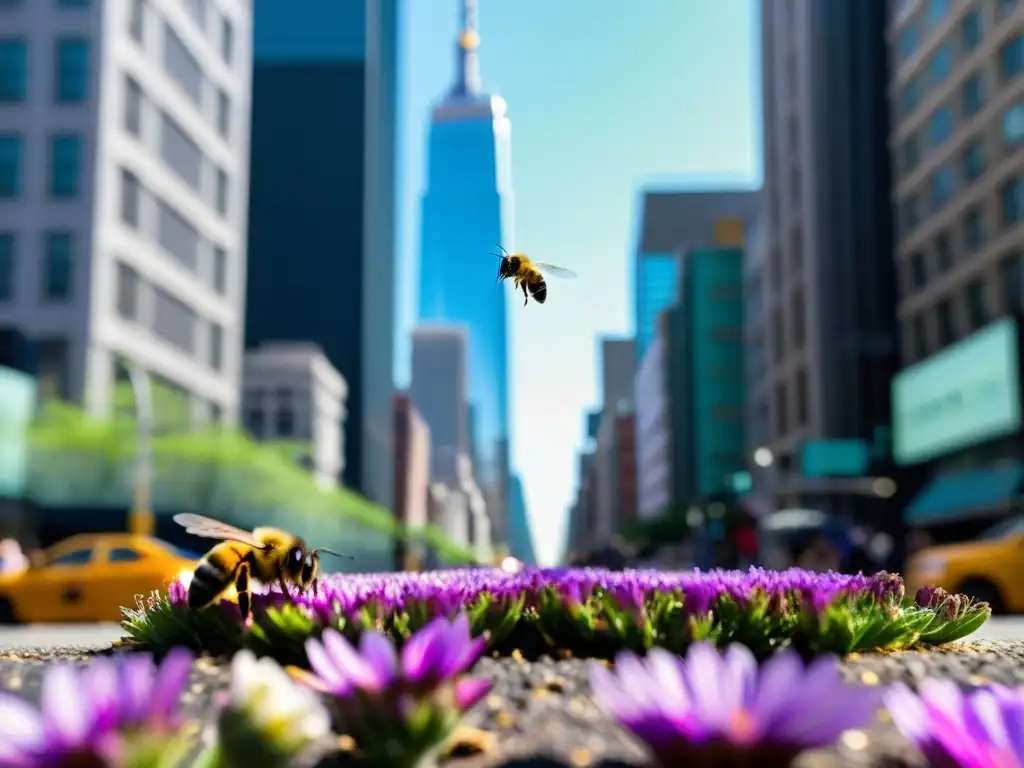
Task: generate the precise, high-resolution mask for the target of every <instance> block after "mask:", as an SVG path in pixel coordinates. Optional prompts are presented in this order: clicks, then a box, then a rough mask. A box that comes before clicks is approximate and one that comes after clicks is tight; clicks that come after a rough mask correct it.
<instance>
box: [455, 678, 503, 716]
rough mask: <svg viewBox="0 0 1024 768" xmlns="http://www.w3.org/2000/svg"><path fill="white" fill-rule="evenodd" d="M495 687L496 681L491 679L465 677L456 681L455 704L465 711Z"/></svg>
mask: <svg viewBox="0 0 1024 768" xmlns="http://www.w3.org/2000/svg"><path fill="white" fill-rule="evenodd" d="M493 687H494V683H493V682H492V681H490V680H484V679H482V678H474V677H464V678H462V679H461V680H459V681H458V682H457V683H455V706H457V707H458V708H459V711H461V712H465V711H467V710H469V709H471V708H472V707H473V706H474V705H475V704H476V703H477V702H478V701H480V700H481V699H482V698H483V697H484V696H486V695H487V694H488V693H490V692H491V688H493Z"/></svg>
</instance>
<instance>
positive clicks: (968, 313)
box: [908, 250, 1024, 362]
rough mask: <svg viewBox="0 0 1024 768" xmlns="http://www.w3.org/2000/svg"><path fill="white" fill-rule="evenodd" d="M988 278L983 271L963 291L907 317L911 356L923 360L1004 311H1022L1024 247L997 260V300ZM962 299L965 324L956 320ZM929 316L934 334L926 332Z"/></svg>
mask: <svg viewBox="0 0 1024 768" xmlns="http://www.w3.org/2000/svg"><path fill="white" fill-rule="evenodd" d="M989 282H990V281H989V279H988V278H987V277H986V276H984V275H982V276H978V277H975V278H973V279H972V280H970V281H968V283H967V284H966V285H965V286H964V288H963V291H962V293H960V294H958V295H956V296H945V297H943V298H942V299H940V300H939V301H938V302H937V303H936V304H935V305H934V306H933V307H929V308H927V309H924V310H922V311H920V312H918V313H917V314H916V315H914V316H913V317H912V318H911V320H910V334H909V336H910V347H909V355H910V360H909V361H908V362H913V361H916V360H923V359H924V358H926V357H928V356H929V355H932V354H934V353H935V352H937V351H938V350H940V349H945V348H946V347H948V346H949V345H951V344H954V343H956V342H957V341H958V340H960V339H961V338H963V337H965V336H968V335H969V334H971V333H974V332H975V331H977V330H980V329H981V328H983V327H984V326H986V325H987V324H988V323H989V322H991V321H992V320H993V319H994V318H996V317H998V316H999V315H1000V314H1004V313H1014V312H1021V311H1024V251H1021V250H1014V251H1011V252H1010V253H1008V254H1006V255H1005V256H1003V258H1002V259H1001V260H1000V263H999V272H998V284H997V285H996V286H992V287H998V289H999V297H998V300H997V301H993V300H992V299H991V298H990V295H991V294H990V293H989V287H990V286H989ZM960 302H962V304H963V310H964V317H965V318H966V325H962V324H959V323H957V320H956V316H957V304H958V303H960ZM930 320H934V323H935V336H934V339H933V337H932V336H931V335H930V334H929V333H928V324H929V321H930Z"/></svg>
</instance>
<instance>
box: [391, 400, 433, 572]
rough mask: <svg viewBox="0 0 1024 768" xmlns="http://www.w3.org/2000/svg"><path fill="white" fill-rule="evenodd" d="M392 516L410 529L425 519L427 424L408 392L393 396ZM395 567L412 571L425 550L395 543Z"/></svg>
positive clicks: (418, 564)
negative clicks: (393, 499) (393, 467)
mask: <svg viewBox="0 0 1024 768" xmlns="http://www.w3.org/2000/svg"><path fill="white" fill-rule="evenodd" d="M394 409H395V421H394V429H395V434H394V443H395V519H396V520H397V521H398V522H399V523H400V524H402V525H404V526H406V527H408V528H410V529H416V528H423V527H425V526H426V525H427V524H428V523H429V522H430V519H429V508H428V504H427V501H428V493H429V489H430V427H428V426H427V422H425V421H424V420H423V417H422V416H420V414H419V411H417V410H416V408H415V407H413V404H412V398H411V397H409V395H408V394H397V395H395V398H394ZM396 547H397V548H398V549H399V551H398V552H396V562H395V567H396V568H398V569H399V570H416V569H417V568H419V567H421V566H423V565H424V564H425V554H426V553H425V552H424V551H423V549H422V547H419V546H417V545H415V544H413V545H406V544H404V543H402V542H397V543H396Z"/></svg>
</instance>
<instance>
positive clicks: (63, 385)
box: [37, 337, 71, 400]
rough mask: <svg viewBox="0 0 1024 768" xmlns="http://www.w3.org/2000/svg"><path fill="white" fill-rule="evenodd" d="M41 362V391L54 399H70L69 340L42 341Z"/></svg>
mask: <svg viewBox="0 0 1024 768" xmlns="http://www.w3.org/2000/svg"><path fill="white" fill-rule="evenodd" d="M37 349H38V356H39V362H38V367H37V377H38V379H39V383H40V389H41V390H42V391H43V392H44V393H46V394H49V395H50V396H52V397H59V398H60V399H61V400H68V399H70V395H71V392H70V389H71V388H70V386H69V384H70V382H69V376H68V368H69V357H70V355H69V351H70V347H69V345H68V340H67V339H65V338H60V337H55V338H48V339H40V340H39V342H38V344H37Z"/></svg>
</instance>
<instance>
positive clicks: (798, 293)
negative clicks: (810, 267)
mask: <svg viewBox="0 0 1024 768" xmlns="http://www.w3.org/2000/svg"><path fill="white" fill-rule="evenodd" d="M805 304H806V302H805V301H804V289H803V288H800V287H797V288H796V289H795V290H794V291H793V314H792V317H791V318H790V320H791V322H792V326H793V347H794V348H796V349H803V346H804V343H805V342H806V341H807V318H806V317H805V312H806V311H807V308H806V306H805Z"/></svg>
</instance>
